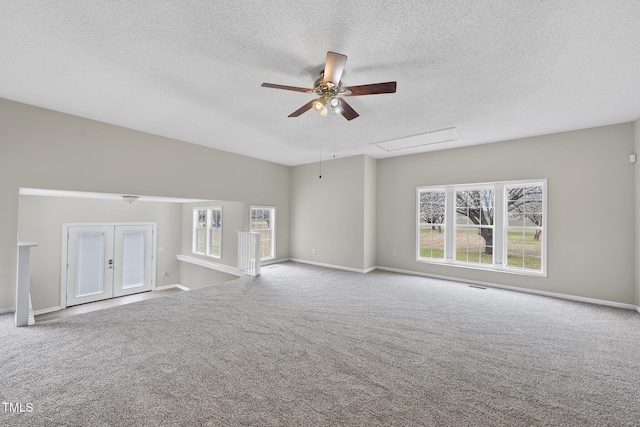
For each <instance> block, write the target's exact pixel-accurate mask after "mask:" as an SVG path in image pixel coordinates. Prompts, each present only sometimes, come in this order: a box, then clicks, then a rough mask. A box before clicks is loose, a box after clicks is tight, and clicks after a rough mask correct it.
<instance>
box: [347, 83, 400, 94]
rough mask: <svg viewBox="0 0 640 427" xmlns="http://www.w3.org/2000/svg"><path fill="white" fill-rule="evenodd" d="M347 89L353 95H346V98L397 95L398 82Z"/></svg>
mask: <svg viewBox="0 0 640 427" xmlns="http://www.w3.org/2000/svg"><path fill="white" fill-rule="evenodd" d="M346 89H349V90H350V91H351V93H350V94H349V95H347V94H346V93H345V94H344V96H358V95H375V94H378V93H395V92H396V82H385V83H373V84H370V85H360V86H349V87H348V88H346Z"/></svg>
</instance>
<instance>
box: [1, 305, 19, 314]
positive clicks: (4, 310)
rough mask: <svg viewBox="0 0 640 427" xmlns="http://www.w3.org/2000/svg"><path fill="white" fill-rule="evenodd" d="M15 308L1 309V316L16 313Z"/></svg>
mask: <svg viewBox="0 0 640 427" xmlns="http://www.w3.org/2000/svg"><path fill="white" fill-rule="evenodd" d="M15 311H16V309H15V307H7V308H0V314H8V313H15Z"/></svg>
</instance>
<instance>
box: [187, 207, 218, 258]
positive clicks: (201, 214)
mask: <svg viewBox="0 0 640 427" xmlns="http://www.w3.org/2000/svg"><path fill="white" fill-rule="evenodd" d="M193 253H195V254H199V255H207V256H210V257H213V258H221V257H222V207H220V206H216V207H211V208H195V209H193Z"/></svg>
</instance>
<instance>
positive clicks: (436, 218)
mask: <svg viewBox="0 0 640 427" xmlns="http://www.w3.org/2000/svg"><path fill="white" fill-rule="evenodd" d="M417 210H418V212H417V245H416V246H417V247H416V259H417V260H418V261H423V262H438V263H445V264H452V265H465V266H469V267H476V268H484V269H495V270H501V271H511V272H519V273H523V274H543V275H544V274H546V261H545V259H546V245H545V242H546V237H545V233H546V228H545V223H546V180H535V181H533V180H532V181H529V180H526V181H511V182H494V183H480V184H464V185H446V186H438V187H419V188H418V189H417Z"/></svg>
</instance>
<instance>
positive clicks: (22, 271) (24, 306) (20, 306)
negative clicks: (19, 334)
mask: <svg viewBox="0 0 640 427" xmlns="http://www.w3.org/2000/svg"><path fill="white" fill-rule="evenodd" d="M35 246H38V245H37V244H35V243H26V242H18V277H17V280H16V311H15V321H16V326H27V325H28V324H29V306H30V299H29V294H30V288H31V271H30V270H31V248H32V247H35Z"/></svg>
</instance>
